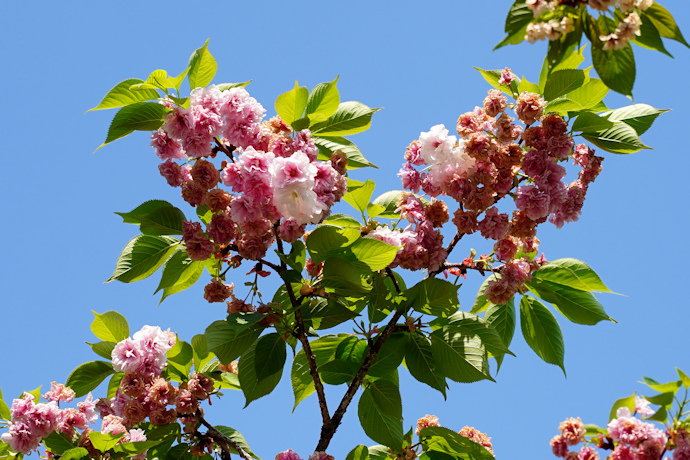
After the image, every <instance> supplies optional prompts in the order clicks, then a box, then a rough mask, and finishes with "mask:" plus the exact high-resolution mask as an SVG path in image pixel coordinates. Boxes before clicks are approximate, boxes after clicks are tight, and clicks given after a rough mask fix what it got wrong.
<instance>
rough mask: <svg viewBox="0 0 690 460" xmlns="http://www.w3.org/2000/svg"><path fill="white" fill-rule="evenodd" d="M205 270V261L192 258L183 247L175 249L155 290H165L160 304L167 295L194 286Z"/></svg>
mask: <svg viewBox="0 0 690 460" xmlns="http://www.w3.org/2000/svg"><path fill="white" fill-rule="evenodd" d="M203 272H204V262H201V261H194V260H191V259H190V258H189V256H188V255H187V252H186V251H184V250H183V249H180V250H177V251H175V252H174V253H173V255H172V256H171V257H170V259H168V261H167V262H166V263H165V266H164V267H163V274H162V276H161V280H160V282H159V283H158V287H157V288H156V292H154V294H155V293H157V292H158V291H160V290H161V289H162V290H163V295H162V296H161V300H160V302H159V305H160V303H162V302H163V300H165V298H166V297H168V296H170V295H173V294H176V293H178V292H181V291H184V290H185V289H187V288H188V287H190V286H192V285H193V284H194V283H196V282H197V281H198V279H199V278H200V277H201V274H202V273H203Z"/></svg>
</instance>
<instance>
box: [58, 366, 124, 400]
mask: <svg viewBox="0 0 690 460" xmlns="http://www.w3.org/2000/svg"><path fill="white" fill-rule="evenodd" d="M113 373H115V370H114V369H113V365H112V364H111V363H107V362H105V361H91V362H88V363H84V364H82V365H81V366H79V367H77V368H76V369H75V370H73V371H72V373H71V374H70V375H69V377H67V382H66V383H65V385H66V386H68V387H70V388H72V390H74V393H75V395H76V397H77V398H80V397H82V396H84V395H85V394H87V393H88V392H89V391H92V390H94V389H96V387H97V386H98V385H100V384H101V382H102V381H103V380H105V378H106V377H107V376H109V375H111V374H113Z"/></svg>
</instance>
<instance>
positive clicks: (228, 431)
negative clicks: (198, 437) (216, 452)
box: [216, 425, 259, 459]
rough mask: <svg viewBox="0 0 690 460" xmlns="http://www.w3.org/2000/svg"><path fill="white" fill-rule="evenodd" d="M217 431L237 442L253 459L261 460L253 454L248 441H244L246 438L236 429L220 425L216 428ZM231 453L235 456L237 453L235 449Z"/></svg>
mask: <svg viewBox="0 0 690 460" xmlns="http://www.w3.org/2000/svg"><path fill="white" fill-rule="evenodd" d="M216 430H218V431H220V432H221V433H223V434H224V435H225V436H227V437H228V438H230V439H232V440H233V441H235V442H236V443H237V444H238V445H239V446H240V447H241V448H242V450H244V451H245V452H246V453H248V454H249V455H250V456H251V457H252V458H256V459H258V458H259V457H257V456H256V454H255V453H254V452H252V449H251V448H250V447H249V444H248V443H247V440H246V439H244V436H242V434H241V433H240V432H239V431H237V430H236V429H234V428H230V427H229V426H222V425H218V426H216ZM231 449H232V448H231ZM230 452H231V453H233V454H236V453H237V452H235V451H234V449H232V450H231V451H230Z"/></svg>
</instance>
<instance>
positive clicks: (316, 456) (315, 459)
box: [276, 449, 335, 460]
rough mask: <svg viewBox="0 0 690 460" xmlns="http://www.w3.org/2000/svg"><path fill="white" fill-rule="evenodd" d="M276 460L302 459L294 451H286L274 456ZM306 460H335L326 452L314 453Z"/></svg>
mask: <svg viewBox="0 0 690 460" xmlns="http://www.w3.org/2000/svg"><path fill="white" fill-rule="evenodd" d="M276 460H302V457H300V456H299V454H298V453H297V452H295V451H294V450H292V449H288V450H286V451H284V452H281V453H279V454H278V455H276ZM308 460H335V457H334V456H332V455H328V454H327V453H326V452H314V453H313V454H311V455H310V456H309V459H308Z"/></svg>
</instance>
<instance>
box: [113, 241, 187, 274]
mask: <svg viewBox="0 0 690 460" xmlns="http://www.w3.org/2000/svg"><path fill="white" fill-rule="evenodd" d="M178 244H179V240H178V239H177V238H173V237H171V236H153V235H137V236H135V237H134V238H132V239H131V240H130V241H129V243H127V246H125V248H124V249H123V250H122V253H121V254H120V257H119V258H118V260H117V265H116V266H115V272H114V273H113V274H112V275H111V277H110V278H108V280H107V281H106V282H110V281H114V280H118V281H122V282H123V283H131V282H132V281H139V280H142V279H144V278H148V277H149V276H151V275H152V274H153V272H155V271H156V270H158V268H159V267H160V266H161V265H163V263H164V262H165V261H166V260H168V258H169V257H170V256H171V255H172V253H173V252H174V251H175V248H176V247H177V245H178Z"/></svg>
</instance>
